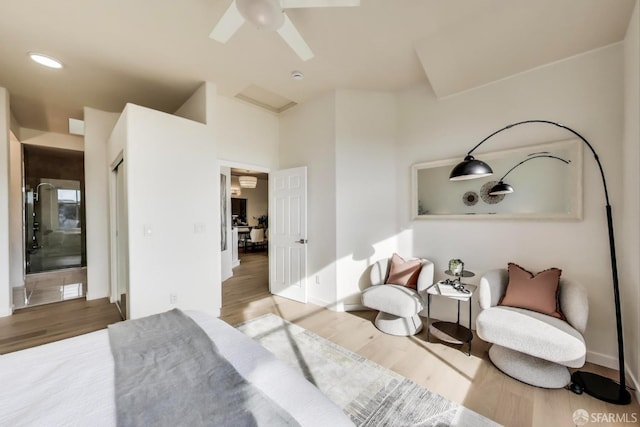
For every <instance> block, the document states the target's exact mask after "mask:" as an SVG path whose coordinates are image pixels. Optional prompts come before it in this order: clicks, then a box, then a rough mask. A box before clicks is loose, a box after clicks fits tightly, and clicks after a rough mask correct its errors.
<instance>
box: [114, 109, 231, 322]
mask: <svg viewBox="0 0 640 427" xmlns="http://www.w3.org/2000/svg"><path fill="white" fill-rule="evenodd" d="M123 116H124V117H125V118H126V131H125V132H124V134H125V136H124V137H123V136H119V137H117V138H112V139H110V147H109V155H110V161H113V160H115V156H116V155H117V153H118V152H120V147H121V146H122V145H123V144H124V146H125V150H124V158H125V168H126V182H125V185H126V188H127V204H128V206H127V214H128V228H129V233H128V234H129V304H130V305H129V310H130V316H131V318H138V317H142V316H146V315H150V314H154V313H158V312H161V311H165V310H168V309H171V308H172V307H173V305H172V304H171V303H170V295H172V294H175V295H176V296H177V303H176V304H175V306H177V307H179V308H182V309H194V310H202V311H205V312H209V313H211V314H214V315H216V316H217V315H219V312H220V306H221V287H220V229H219V220H220V217H219V215H220V210H219V209H220V199H219V182H220V175H219V173H218V171H219V169H218V164H217V161H216V150H215V143H214V138H213V134H212V131H211V128H210V127H208V126H207V125H204V124H201V123H197V122H194V121H191V120H186V119H183V118H180V117H177V116H173V115H170V114H165V113H161V112H158V111H154V110H150V109H147V108H143V107H139V106H136V105H132V104H128V105H127V107H126V108H125V111H124V112H123ZM122 138H124V139H125V141H124V142H123V141H116V140H115V139H122ZM176 141H180V143H179V144H177V143H176ZM203 188H207V189H209V190H210V191H208V192H203V191H202V189H203ZM145 230H149V233H146V234H145V232H144V231H145Z"/></svg>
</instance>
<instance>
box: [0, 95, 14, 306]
mask: <svg viewBox="0 0 640 427" xmlns="http://www.w3.org/2000/svg"><path fill="white" fill-rule="evenodd" d="M10 126H11V113H10V111H9V92H8V91H7V90H6V89H5V88H3V87H0V230H9V170H10V167H11V165H10V164H9V127H10ZM9 248H10V243H9V233H0V265H5V266H8V265H11V259H10V257H9ZM9 276H10V275H9V269H8V268H0V316H9V315H11V286H10V282H9Z"/></svg>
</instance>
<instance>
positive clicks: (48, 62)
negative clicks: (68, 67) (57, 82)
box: [29, 52, 62, 68]
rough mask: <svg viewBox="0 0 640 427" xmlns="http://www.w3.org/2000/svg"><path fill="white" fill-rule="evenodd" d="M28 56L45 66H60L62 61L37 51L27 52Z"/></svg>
mask: <svg viewBox="0 0 640 427" xmlns="http://www.w3.org/2000/svg"><path fill="white" fill-rule="evenodd" d="M29 57H30V58H31V59H32V60H33V61H35V62H37V63H38V64H40V65H44V66H45V67H49V68H62V62H60V61H58V60H57V59H55V58H52V57H50V56H47V55H43V54H41V53H37V52H29Z"/></svg>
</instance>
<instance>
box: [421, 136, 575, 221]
mask: <svg viewBox="0 0 640 427" xmlns="http://www.w3.org/2000/svg"><path fill="white" fill-rule="evenodd" d="M474 156H475V157H476V158H477V159H479V160H483V161H485V162H486V163H488V164H489V165H490V166H491V168H492V169H493V175H492V176H489V177H486V178H479V179H472V180H465V181H449V173H450V172H451V169H452V168H453V167H454V166H455V165H456V164H458V163H459V162H460V161H461V160H462V159H463V157H464V156H463V155H461V156H460V157H457V158H454V159H446V160H437V161H432V162H424V163H418V164H415V165H413V166H412V167H411V179H412V207H411V211H412V215H413V219H439V218H448V219H451V218H454V219H460V218H464V219H467V218H469V219H471V218H473V219H489V218H496V219H511V218H514V219H557V220H579V219H582V143H581V141H580V140H578V139H571V140H566V141H558V142H552V143H546V144H539V145H533V146H527V147H522V148H516V149H511V150H504V151H495V152H489V153H481V154H477V155H476V153H474ZM546 156H553V157H546ZM533 157H536V158H533ZM560 159H562V160H560ZM520 162H523V163H521V164H520V165H518V164H519V163H520ZM567 162H568V163H567ZM514 166H515V168H514ZM512 168H514V169H512ZM510 170H511V171H510ZM509 171H510V172H509ZM507 173H508V175H507V176H506V177H505V178H504V180H503V181H504V183H506V184H509V185H510V186H511V187H512V188H513V192H512V193H509V194H501V195H493V196H492V195H490V194H489V192H490V189H491V188H492V187H493V186H494V185H495V184H497V183H498V181H499V180H500V178H501V177H503V176H504V175H505V174H507Z"/></svg>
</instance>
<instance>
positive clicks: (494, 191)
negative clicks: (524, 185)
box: [489, 181, 513, 196]
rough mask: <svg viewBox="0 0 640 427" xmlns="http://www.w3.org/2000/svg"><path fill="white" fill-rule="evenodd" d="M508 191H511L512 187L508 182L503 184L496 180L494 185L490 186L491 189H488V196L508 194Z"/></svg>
mask: <svg viewBox="0 0 640 427" xmlns="http://www.w3.org/2000/svg"><path fill="white" fill-rule="evenodd" d="M509 193H513V187H512V186H510V185H509V184H505V183H504V182H502V181H500V182H498V183H497V184H496V185H494V186H493V187H491V190H490V191H489V195H490V196H499V195H501V194H509Z"/></svg>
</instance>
